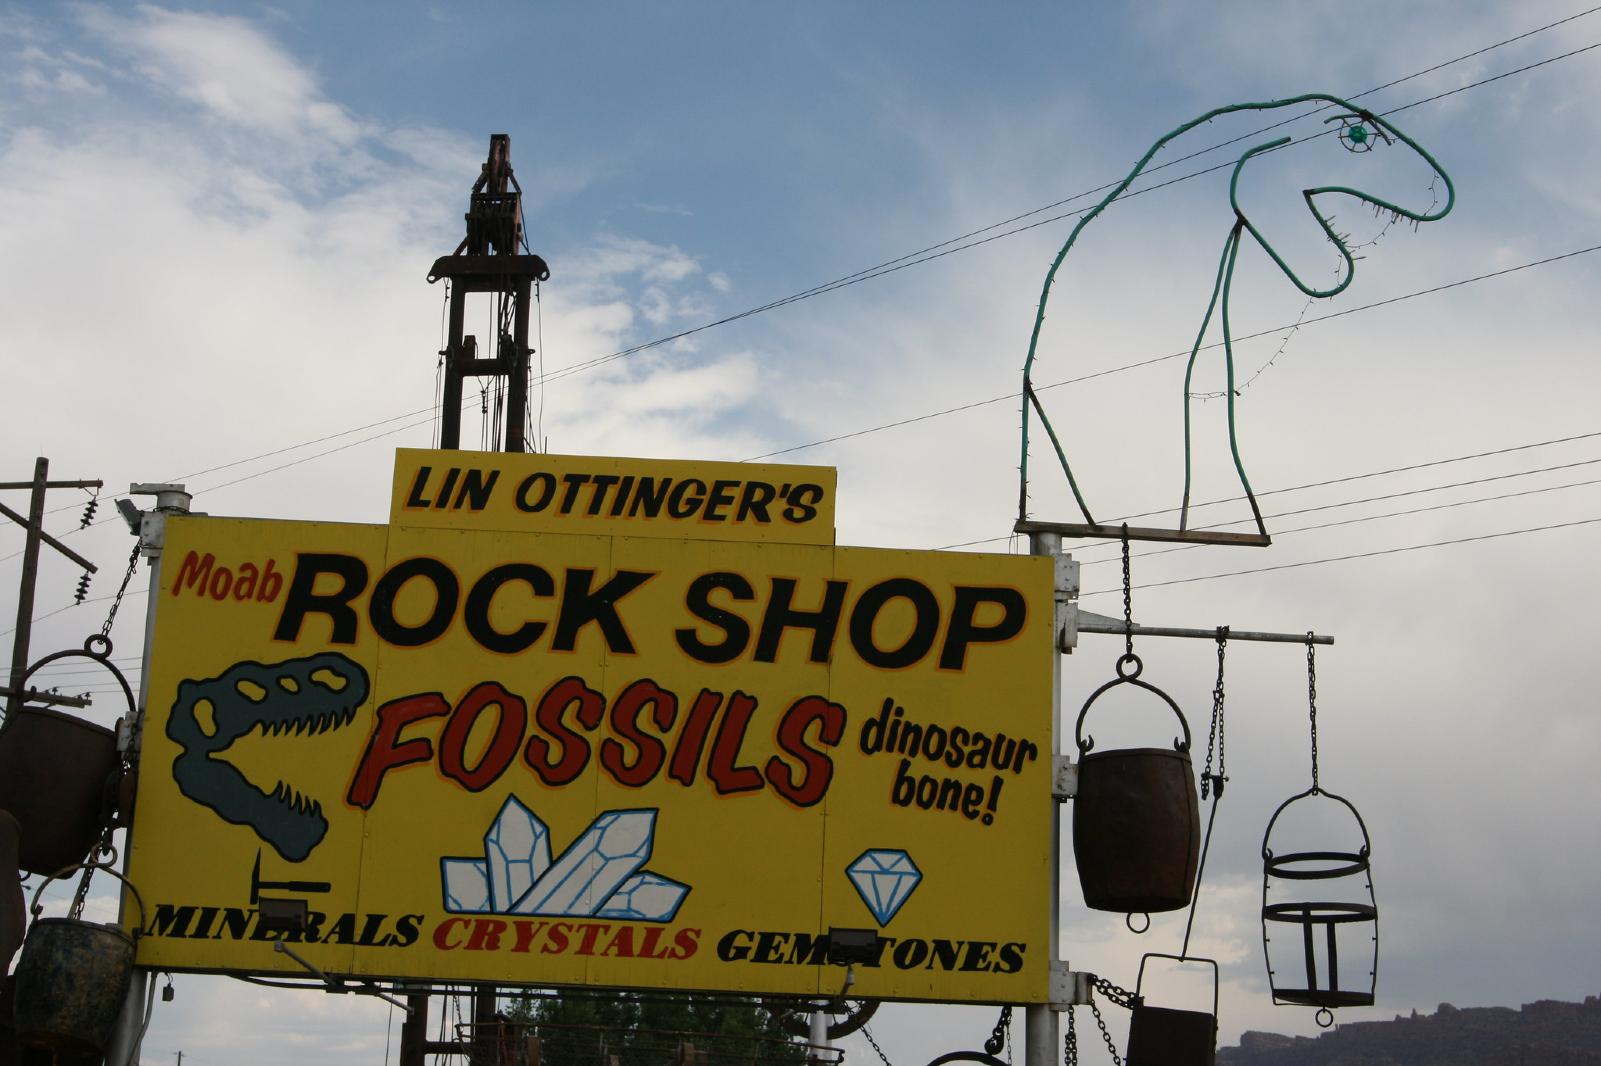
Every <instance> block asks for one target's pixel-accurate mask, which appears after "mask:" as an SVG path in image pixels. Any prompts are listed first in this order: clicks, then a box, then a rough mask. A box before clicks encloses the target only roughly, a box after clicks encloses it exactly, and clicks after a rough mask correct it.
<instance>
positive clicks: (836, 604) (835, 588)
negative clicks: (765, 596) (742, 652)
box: [755, 577, 847, 663]
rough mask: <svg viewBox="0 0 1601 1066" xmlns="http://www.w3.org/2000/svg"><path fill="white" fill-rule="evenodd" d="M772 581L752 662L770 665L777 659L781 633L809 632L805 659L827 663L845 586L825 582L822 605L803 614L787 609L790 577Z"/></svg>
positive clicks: (790, 599) (792, 590)
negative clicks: (771, 589)
mask: <svg viewBox="0 0 1601 1066" xmlns="http://www.w3.org/2000/svg"><path fill="white" fill-rule="evenodd" d="M772 580H773V592H772V597H771V599H769V600H768V603H767V610H766V612H765V613H764V614H763V615H762V632H761V635H760V636H759V637H757V638H756V655H755V659H756V661H757V662H759V663H770V662H774V661H775V660H776V659H777V658H778V644H779V641H780V640H781V639H782V638H783V636H784V630H786V629H809V630H811V631H812V650H811V652H810V653H809V654H808V655H807V659H809V660H810V661H811V662H814V663H826V662H828V653H829V650H830V649H831V648H833V646H834V634H835V632H836V631H837V630H838V629H839V616H840V612H841V611H842V610H843V608H844V606H845V589H846V585H847V583H846V582H844V581H830V582H828V583H827V585H826V586H825V588H824V591H823V605H822V606H821V607H819V608H818V609H817V610H815V611H805V610H797V609H795V608H794V607H792V606H791V604H792V603H793V601H794V599H795V585H796V581H795V579H794V578H792V577H775V578H773V579H772Z"/></svg>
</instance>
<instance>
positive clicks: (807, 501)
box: [784, 483, 823, 525]
mask: <svg viewBox="0 0 1601 1066" xmlns="http://www.w3.org/2000/svg"><path fill="white" fill-rule="evenodd" d="M822 498H823V486H821V485H813V484H810V483H807V484H804V485H796V486H795V487H794V489H792V490H791V491H790V492H789V494H788V496H787V497H786V499H788V501H789V506H788V507H786V508H784V521H786V522H793V523H795V524H796V525H799V524H800V523H802V522H810V521H811V520H812V519H814V518H816V517H817V504H818V502H820V501H821V500H822Z"/></svg>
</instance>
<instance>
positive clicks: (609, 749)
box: [600, 680, 678, 788]
mask: <svg viewBox="0 0 1601 1066" xmlns="http://www.w3.org/2000/svg"><path fill="white" fill-rule="evenodd" d="M646 705H649V706H650V708H651V721H652V722H654V723H655V724H656V728H657V729H660V730H663V731H665V730H667V729H670V728H672V724H673V721H674V720H675V719H676V718H677V717H678V697H677V696H674V695H673V694H672V693H671V692H668V691H667V690H666V689H664V688H662V687H661V686H660V685H657V684H656V682H654V681H649V680H640V681H635V682H634V683H633V684H632V685H629V686H628V687H627V688H625V689H623V691H622V692H621V693H620V694H618V696H617V698H616V699H615V700H613V701H612V707H611V727H612V732H614V733H616V734H617V735H618V736H619V737H621V738H622V739H623V740H626V741H627V742H628V743H629V744H631V745H633V747H634V750H635V751H636V752H637V753H638V754H637V756H636V757H635V758H634V759H633V761H632V762H630V761H629V760H628V758H627V749H626V748H625V747H624V746H623V745H622V744H621V743H619V742H618V741H616V740H613V739H612V738H610V737H607V738H606V739H605V740H603V741H601V742H600V764H601V765H602V766H603V767H605V768H606V772H607V773H609V774H611V776H612V778H613V780H615V781H616V782H617V783H618V784H620V785H627V786H628V787H630V788H638V787H640V786H641V785H644V784H648V783H649V782H650V781H651V780H652V779H653V778H654V777H655V776H656V775H657V774H658V773H660V772H661V768H662V763H663V762H664V761H666V758H667V746H666V745H665V744H663V743H662V742H661V741H660V740H658V739H657V738H656V737H653V736H651V735H650V734H649V733H646V732H643V731H642V730H641V729H640V728H639V715H640V711H642V710H644V708H645V707H646Z"/></svg>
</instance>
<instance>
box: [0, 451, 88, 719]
mask: <svg viewBox="0 0 1601 1066" xmlns="http://www.w3.org/2000/svg"><path fill="white" fill-rule="evenodd" d="M49 473H50V460H48V459H46V458H45V457H44V456H40V457H39V458H37V459H35V460H34V461H33V480H32V481H6V482H0V489H29V490H31V492H32V495H31V496H30V498H29V501H28V517H26V518H24V517H22V516H21V515H20V514H18V513H17V512H15V511H13V510H12V509H11V508H9V507H7V506H6V505H5V504H3V503H0V515H4V516H5V517H7V518H9V519H11V520H12V521H13V522H15V523H17V524H18V525H19V526H22V527H23V528H24V529H26V530H27V531H28V537H27V540H26V541H25V542H24V546H23V549H22V585H21V587H20V588H19V589H18V590H17V630H16V635H15V637H14V638H13V639H12V642H11V677H10V679H9V681H8V683H7V685H6V688H5V690H4V691H5V697H6V714H7V715H10V714H11V713H13V712H14V711H16V709H17V708H18V707H20V706H22V701H23V695H24V694H23V692H22V678H23V675H24V674H26V673H27V672H28V645H29V643H30V641H31V640H32V637H33V594H34V586H35V585H36V584H37V582H38V579H39V546H40V545H41V544H48V545H50V547H52V548H54V549H55V550H56V551H58V552H60V553H61V554H62V555H65V556H66V557H67V558H69V559H71V560H72V561H73V562H75V563H77V564H78V565H79V566H81V567H83V568H84V570H86V571H87V572H89V573H91V574H92V573H94V572H95V570H96V567H95V564H94V563H91V562H90V561H89V560H87V559H85V558H84V557H83V556H81V555H79V554H78V553H77V552H75V551H73V550H72V549H71V548H69V547H67V546H66V545H65V544H63V543H61V542H60V541H59V540H57V539H56V538H54V537H52V536H51V535H50V534H48V533H46V532H45V531H44V497H45V490H47V489H98V488H100V482H98V481H50V480H49V479H48V475H49ZM35 698H36V699H38V700H39V701H40V702H43V703H55V704H66V705H69V706H77V707H82V706H87V703H86V701H83V700H75V699H71V698H67V697H60V696H47V695H43V694H40V695H38V696H36V697H35Z"/></svg>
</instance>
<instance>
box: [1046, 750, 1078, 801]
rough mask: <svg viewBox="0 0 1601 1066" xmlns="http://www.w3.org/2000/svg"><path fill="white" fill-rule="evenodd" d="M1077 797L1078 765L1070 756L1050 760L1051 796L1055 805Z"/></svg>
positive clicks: (1060, 756) (1057, 756)
mask: <svg viewBox="0 0 1601 1066" xmlns="http://www.w3.org/2000/svg"><path fill="white" fill-rule="evenodd" d="M1077 795H1078V763H1076V762H1074V761H1073V759H1072V757H1071V756H1068V755H1055V756H1052V758H1051V796H1052V797H1053V798H1054V799H1055V800H1056V802H1057V803H1061V802H1063V801H1064V800H1070V799H1072V798H1073V797H1074V796H1077Z"/></svg>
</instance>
